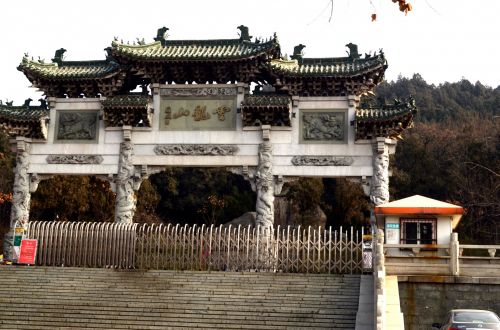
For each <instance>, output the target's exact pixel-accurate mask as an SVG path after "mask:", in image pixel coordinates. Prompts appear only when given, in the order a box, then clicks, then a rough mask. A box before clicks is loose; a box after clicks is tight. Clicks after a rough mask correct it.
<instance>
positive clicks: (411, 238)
mask: <svg viewBox="0 0 500 330" xmlns="http://www.w3.org/2000/svg"><path fill="white" fill-rule="evenodd" d="M436 243H437V239H436V219H401V244H436Z"/></svg>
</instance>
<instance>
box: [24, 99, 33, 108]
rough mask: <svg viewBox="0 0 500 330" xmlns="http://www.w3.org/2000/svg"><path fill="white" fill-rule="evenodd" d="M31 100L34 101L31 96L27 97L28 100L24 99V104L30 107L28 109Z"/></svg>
mask: <svg viewBox="0 0 500 330" xmlns="http://www.w3.org/2000/svg"><path fill="white" fill-rule="evenodd" d="M31 101H33V99H31V98H30V99H26V100H25V101H24V104H23V105H24V106H25V107H26V108H28V109H29V107H30V103H31Z"/></svg>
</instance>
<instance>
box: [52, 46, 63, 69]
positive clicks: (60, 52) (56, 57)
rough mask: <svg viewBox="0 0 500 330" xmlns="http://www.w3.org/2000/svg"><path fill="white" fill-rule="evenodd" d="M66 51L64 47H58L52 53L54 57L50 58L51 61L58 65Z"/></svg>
mask: <svg viewBox="0 0 500 330" xmlns="http://www.w3.org/2000/svg"><path fill="white" fill-rule="evenodd" d="M65 52H66V49H64V48H59V49H58V50H56V53H55V54H54V58H53V59H52V63H57V64H59V65H62V61H63V59H64V53H65Z"/></svg>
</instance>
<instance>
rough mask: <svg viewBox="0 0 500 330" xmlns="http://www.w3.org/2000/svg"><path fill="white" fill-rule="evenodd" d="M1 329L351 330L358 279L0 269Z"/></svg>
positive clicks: (0, 267)
mask: <svg viewBox="0 0 500 330" xmlns="http://www.w3.org/2000/svg"><path fill="white" fill-rule="evenodd" d="M0 279H1V280H0V283H1V286H0V329H70V328H71V329H75V328H78V329H89V328H94V329H193V328H212V329H354V328H355V322H356V313H357V310H358V299H359V285H360V276H359V275H315V274H282V273H248V272H247V273H236V272H194V271H182V272H181V271H158V270H154V271H137V270H112V269H97V268H95V269H89V268H55V267H54V268H50V267H21V266H19V267H15V266H0Z"/></svg>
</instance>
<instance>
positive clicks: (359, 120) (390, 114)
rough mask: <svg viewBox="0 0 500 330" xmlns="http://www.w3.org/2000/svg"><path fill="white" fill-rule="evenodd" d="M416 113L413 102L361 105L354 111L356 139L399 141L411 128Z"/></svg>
mask: <svg viewBox="0 0 500 330" xmlns="http://www.w3.org/2000/svg"><path fill="white" fill-rule="evenodd" d="M416 113H417V107H416V105H415V100H414V99H413V98H411V97H410V98H409V99H407V100H403V101H402V100H395V101H394V103H392V104H387V103H379V104H372V105H362V106H361V107H360V108H359V109H356V115H355V119H356V120H355V130H356V139H372V138H375V137H388V138H393V139H401V135H402V133H403V132H404V131H405V130H406V129H408V128H411V127H412V126H413V117H414V115H415V114H416Z"/></svg>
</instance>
